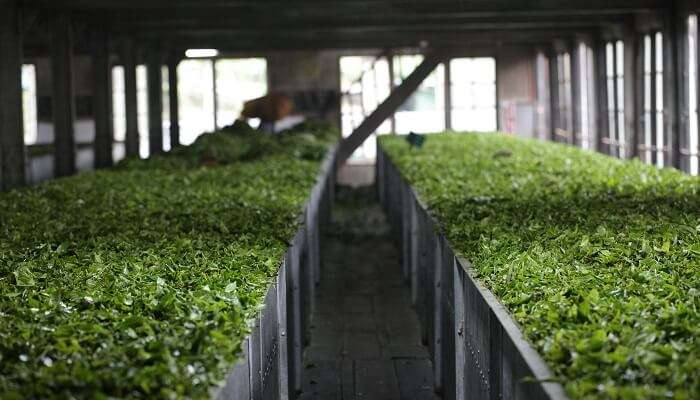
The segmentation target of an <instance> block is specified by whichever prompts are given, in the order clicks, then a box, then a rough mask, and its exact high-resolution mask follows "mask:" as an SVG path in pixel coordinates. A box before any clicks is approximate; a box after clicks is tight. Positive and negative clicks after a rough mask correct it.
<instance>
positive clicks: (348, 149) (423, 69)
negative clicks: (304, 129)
mask: <svg viewBox="0 0 700 400" xmlns="http://www.w3.org/2000/svg"><path fill="white" fill-rule="evenodd" d="M445 58H446V56H445V54H444V53H442V52H432V53H429V54H427V55H426V56H425V58H424V59H423V62H421V63H420V64H419V65H418V66H417V67H416V69H415V70H413V72H411V74H410V75H409V76H408V77H406V79H404V81H403V82H402V83H401V84H400V85H399V86H397V87H396V88H395V89H394V90H392V92H391V94H390V95H389V97H387V98H386V100H384V101H383V102H382V104H380V105H379V106H377V109H376V110H374V112H372V114H370V115H368V116H367V118H365V120H364V121H362V123H361V124H360V126H358V127H357V128H356V129H355V130H354V131H353V132H352V133H351V134H350V136H348V137H347V138H345V139H344V140H343V141H342V143H341V144H340V148H339V150H338V161H339V165H340V164H343V163H344V162H345V160H347V159H348V158H349V157H350V155H352V153H353V152H354V151H355V150H356V149H357V148H358V147H360V146H361V145H362V143H364V142H365V140H367V138H369V137H370V135H372V133H373V132H374V131H375V130H377V128H379V126H380V125H381V124H382V123H383V122H384V121H385V120H386V119H387V118H389V117H390V116H391V115H392V114H393V113H394V112H395V111H396V110H397V109H398V108H399V107H400V106H401V104H403V103H404V101H406V100H407V99H408V97H409V96H411V94H413V92H415V91H416V89H418V87H419V86H420V84H421V83H422V82H423V81H424V80H425V78H427V77H428V75H430V73H431V72H433V70H434V69H435V68H436V67H437V66H438V64H440V63H441V62H442V61H443V60H444V59H445Z"/></svg>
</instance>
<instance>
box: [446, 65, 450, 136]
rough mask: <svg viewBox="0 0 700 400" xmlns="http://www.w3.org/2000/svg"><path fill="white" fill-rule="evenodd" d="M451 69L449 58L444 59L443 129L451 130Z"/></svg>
mask: <svg viewBox="0 0 700 400" xmlns="http://www.w3.org/2000/svg"><path fill="white" fill-rule="evenodd" d="M451 75H452V71H451V70H450V60H449V59H447V60H445V130H447V131H450V130H452V76H451Z"/></svg>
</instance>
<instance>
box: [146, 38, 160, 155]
mask: <svg viewBox="0 0 700 400" xmlns="http://www.w3.org/2000/svg"><path fill="white" fill-rule="evenodd" d="M160 59H161V57H160V49H159V48H155V49H152V50H151V51H150V54H149V57H148V149H149V155H151V156H153V155H156V154H160V153H162V152H163V73H162V71H161V61H160Z"/></svg>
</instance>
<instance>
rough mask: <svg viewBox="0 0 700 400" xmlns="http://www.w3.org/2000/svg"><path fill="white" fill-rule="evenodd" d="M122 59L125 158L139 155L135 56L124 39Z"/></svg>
mask: <svg viewBox="0 0 700 400" xmlns="http://www.w3.org/2000/svg"><path fill="white" fill-rule="evenodd" d="M123 53H124V54H123V57H124V99H125V108H124V112H125V114H126V138H125V139H126V143H125V148H126V156H127V157H138V155H139V120H138V102H137V98H136V54H135V51H134V42H133V39H131V38H126V39H125V41H124V48H123Z"/></svg>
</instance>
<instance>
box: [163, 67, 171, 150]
mask: <svg viewBox="0 0 700 400" xmlns="http://www.w3.org/2000/svg"><path fill="white" fill-rule="evenodd" d="M169 77H170V72H169V71H168V67H167V66H165V65H164V66H162V67H161V68H160V81H161V90H160V93H161V102H162V105H163V108H162V110H163V111H162V113H161V120H162V121H163V122H162V124H161V125H162V127H163V128H162V130H163V150H165V151H170V149H171V148H172V144H171V143H170V80H169Z"/></svg>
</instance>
